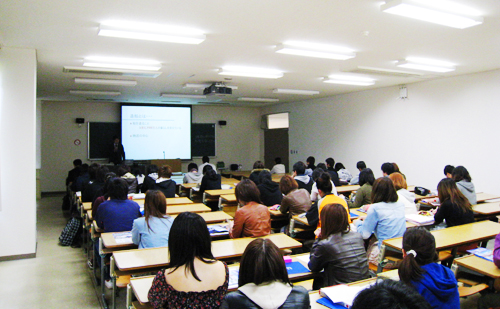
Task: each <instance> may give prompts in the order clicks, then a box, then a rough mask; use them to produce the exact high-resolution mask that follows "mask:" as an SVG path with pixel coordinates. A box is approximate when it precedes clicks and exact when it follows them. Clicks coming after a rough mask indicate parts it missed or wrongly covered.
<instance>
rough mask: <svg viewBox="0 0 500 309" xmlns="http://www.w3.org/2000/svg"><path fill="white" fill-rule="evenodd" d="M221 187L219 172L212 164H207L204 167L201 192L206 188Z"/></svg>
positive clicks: (215, 188) (216, 188)
mask: <svg viewBox="0 0 500 309" xmlns="http://www.w3.org/2000/svg"><path fill="white" fill-rule="evenodd" d="M220 188H221V178H220V175H219V174H217V173H216V172H215V171H214V169H213V168H212V166H211V165H205V166H204V167H203V178H202V179H201V184H200V193H203V192H205V191H206V190H218V189H220Z"/></svg>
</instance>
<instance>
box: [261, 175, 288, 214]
mask: <svg viewBox="0 0 500 309" xmlns="http://www.w3.org/2000/svg"><path fill="white" fill-rule="evenodd" d="M259 182H260V184H259V185H258V186H257V188H258V189H259V191H260V201H261V202H262V204H263V205H265V206H273V205H276V204H281V200H282V199H283V194H281V191H280V185H279V184H278V183H277V182H274V181H273V179H272V176H271V173H270V172H269V171H267V170H264V171H261V172H260V174H259Z"/></svg>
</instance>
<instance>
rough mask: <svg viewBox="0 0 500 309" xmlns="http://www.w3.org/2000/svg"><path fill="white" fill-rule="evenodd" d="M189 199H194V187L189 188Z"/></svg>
mask: <svg viewBox="0 0 500 309" xmlns="http://www.w3.org/2000/svg"><path fill="white" fill-rule="evenodd" d="M189 199H190V200H191V201H192V200H193V188H190V189H189Z"/></svg>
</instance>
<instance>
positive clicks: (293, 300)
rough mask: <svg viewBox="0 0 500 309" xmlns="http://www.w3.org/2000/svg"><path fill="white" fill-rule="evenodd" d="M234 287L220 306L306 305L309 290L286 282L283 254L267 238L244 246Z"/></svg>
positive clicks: (258, 308) (252, 308)
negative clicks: (236, 284)
mask: <svg viewBox="0 0 500 309" xmlns="http://www.w3.org/2000/svg"><path fill="white" fill-rule="evenodd" d="M238 286H239V287H238V291H236V292H231V293H229V294H227V295H226V297H225V299H224V301H223V303H222V306H221V308H223V309H230V308H235V309H236V308H250V309H261V308H265V309H271V308H282V309H291V308H299V309H300V308H302V309H307V308H310V303H309V293H308V292H307V290H306V289H305V288H304V287H301V286H293V284H292V283H291V282H290V279H289V278H288V273H287V271H286V266H285V261H284V260H283V255H282V253H281V251H280V250H279V248H278V247H277V246H276V245H275V244H274V243H273V242H272V241H271V240H269V239H263V238H258V239H255V240H253V241H252V242H250V243H249V244H248V246H247V247H246V249H245V252H244V253H243V256H242V258H241V262H240V271H239V277H238Z"/></svg>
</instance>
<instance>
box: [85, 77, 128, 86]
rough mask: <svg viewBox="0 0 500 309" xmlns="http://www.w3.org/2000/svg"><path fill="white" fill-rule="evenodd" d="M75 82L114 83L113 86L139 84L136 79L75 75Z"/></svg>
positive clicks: (91, 83) (92, 83) (90, 83)
mask: <svg viewBox="0 0 500 309" xmlns="http://www.w3.org/2000/svg"><path fill="white" fill-rule="evenodd" d="M75 83H77V84H89V85H113V86H136V85H137V81H135V80H124V79H104V78H83V77H75Z"/></svg>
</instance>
